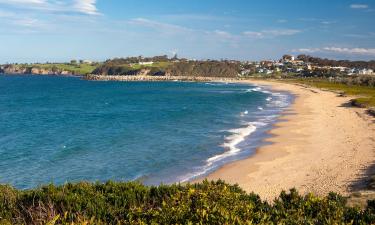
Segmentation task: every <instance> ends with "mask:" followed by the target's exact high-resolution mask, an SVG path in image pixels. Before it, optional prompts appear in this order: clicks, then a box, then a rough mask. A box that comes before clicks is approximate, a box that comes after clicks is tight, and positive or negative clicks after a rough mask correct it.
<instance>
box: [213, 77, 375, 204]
mask: <svg viewBox="0 0 375 225" xmlns="http://www.w3.org/2000/svg"><path fill="white" fill-rule="evenodd" d="M246 82H251V83H253V84H257V85H266V86H268V87H269V88H271V89H273V90H283V91H289V92H291V93H293V94H294V95H295V96H296V99H295V102H294V104H292V105H291V107H290V108H289V109H288V110H287V111H285V112H284V114H283V115H282V116H281V117H280V122H279V123H277V124H276V125H275V127H274V129H272V130H271V131H270V133H271V134H273V137H271V138H269V139H267V140H266V141H269V142H271V143H272V144H270V145H265V146H263V147H261V148H259V149H257V151H256V153H255V154H254V155H253V156H251V157H249V158H247V159H245V160H241V161H237V162H233V163H231V164H227V165H225V166H224V167H222V168H220V169H219V170H217V171H215V172H213V173H212V174H210V175H208V176H207V177H206V178H207V179H209V180H217V179H223V180H225V181H227V182H229V183H232V184H236V183H237V184H239V185H240V186H241V187H242V188H243V189H244V190H246V191H248V192H255V193H257V194H259V195H260V196H261V197H262V198H263V199H267V200H272V199H273V198H275V197H276V196H278V195H279V193H280V191H282V190H289V189H290V188H293V187H295V188H297V189H298V191H299V192H300V193H302V194H306V193H314V194H316V195H326V194H327V193H329V192H331V191H334V192H337V193H341V194H343V195H346V194H349V193H350V192H351V191H353V190H358V189H360V188H362V185H363V182H362V181H363V179H364V177H365V175H366V172H368V169H369V168H370V166H371V165H372V164H373V163H374V159H375V123H374V118H372V117H370V116H368V115H366V113H365V110H364V109H360V108H352V107H347V106H346V105H345V103H347V102H348V101H349V100H350V99H351V98H350V97H338V96H337V94H335V93H333V92H329V91H322V90H319V89H315V88H306V87H303V86H299V85H294V84H285V83H276V82H270V81H246Z"/></svg>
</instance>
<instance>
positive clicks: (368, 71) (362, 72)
mask: <svg viewBox="0 0 375 225" xmlns="http://www.w3.org/2000/svg"><path fill="white" fill-rule="evenodd" d="M358 74H359V75H372V74H374V70H372V69H361V70H359V71H358Z"/></svg>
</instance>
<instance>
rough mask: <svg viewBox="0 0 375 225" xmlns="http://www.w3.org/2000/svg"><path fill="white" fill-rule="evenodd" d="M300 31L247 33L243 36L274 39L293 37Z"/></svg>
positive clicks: (281, 30)
mask: <svg viewBox="0 0 375 225" xmlns="http://www.w3.org/2000/svg"><path fill="white" fill-rule="evenodd" d="M300 32H301V31H300V30H295V29H274V30H262V31H245V32H243V35H244V36H245V37H250V38H259V39H260V38H274V37H279V36H291V35H295V34H298V33H300Z"/></svg>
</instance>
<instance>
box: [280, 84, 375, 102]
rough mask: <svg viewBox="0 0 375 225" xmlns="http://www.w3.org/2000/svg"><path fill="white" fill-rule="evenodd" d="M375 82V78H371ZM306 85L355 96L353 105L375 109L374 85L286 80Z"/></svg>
mask: <svg viewBox="0 0 375 225" xmlns="http://www.w3.org/2000/svg"><path fill="white" fill-rule="evenodd" d="M371 79H372V80H373V81H375V78H371ZM286 81H291V82H296V83H300V84H304V85H309V86H313V87H317V88H321V89H327V90H331V91H338V92H341V93H342V94H345V95H351V96H354V97H355V99H353V101H352V103H353V104H354V105H355V106H360V107H375V87H374V83H370V84H369V83H366V84H363V83H362V85H359V84H358V83H354V84H353V83H351V82H349V81H348V82H334V81H330V80H327V79H316V78H315V79H292V80H286Z"/></svg>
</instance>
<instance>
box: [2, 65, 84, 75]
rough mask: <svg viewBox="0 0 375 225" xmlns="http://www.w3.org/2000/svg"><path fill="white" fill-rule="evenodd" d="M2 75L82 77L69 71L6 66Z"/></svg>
mask: <svg viewBox="0 0 375 225" xmlns="http://www.w3.org/2000/svg"><path fill="white" fill-rule="evenodd" d="M0 73H6V74H38V75H80V74H74V73H73V72H70V71H67V70H59V69H43V68H38V67H33V66H17V65H6V66H3V67H2V68H1V69H0Z"/></svg>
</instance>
